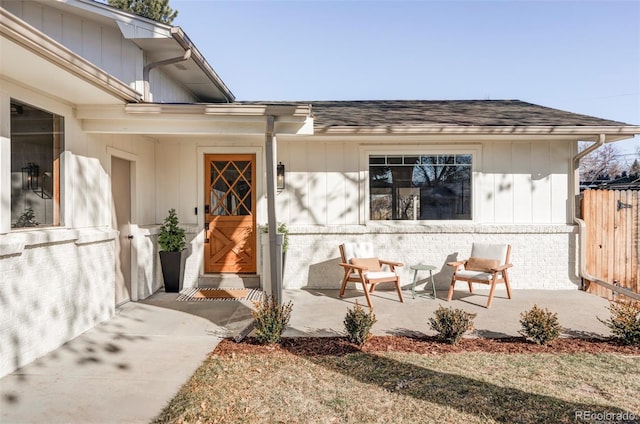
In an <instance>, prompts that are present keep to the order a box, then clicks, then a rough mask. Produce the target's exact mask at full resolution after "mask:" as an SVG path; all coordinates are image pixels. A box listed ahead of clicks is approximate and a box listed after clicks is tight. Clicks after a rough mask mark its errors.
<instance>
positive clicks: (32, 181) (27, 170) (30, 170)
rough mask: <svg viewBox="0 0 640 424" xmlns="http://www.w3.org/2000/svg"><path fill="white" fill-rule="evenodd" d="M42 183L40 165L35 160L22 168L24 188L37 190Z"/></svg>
mask: <svg viewBox="0 0 640 424" xmlns="http://www.w3.org/2000/svg"><path fill="white" fill-rule="evenodd" d="M39 185H40V167H39V166H38V165H36V164H35V163H33V162H29V163H27V166H25V167H23V168H22V189H23V190H37V189H38V187H39Z"/></svg>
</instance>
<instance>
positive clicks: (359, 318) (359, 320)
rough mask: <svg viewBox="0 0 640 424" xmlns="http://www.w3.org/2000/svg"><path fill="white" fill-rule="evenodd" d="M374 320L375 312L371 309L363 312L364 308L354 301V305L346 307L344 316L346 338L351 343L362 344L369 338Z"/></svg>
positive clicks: (375, 320)
mask: <svg viewBox="0 0 640 424" xmlns="http://www.w3.org/2000/svg"><path fill="white" fill-rule="evenodd" d="M376 322H377V319H376V314H374V313H373V311H368V312H365V310H364V308H363V307H362V306H360V305H359V304H358V302H356V306H354V307H353V309H348V310H347V315H346V316H345V318H344V327H345V329H346V330H347V339H348V340H349V341H350V342H351V343H355V344H357V345H358V346H362V345H363V344H365V343H366V342H367V340H369V339H370V338H371V327H373V324H375V323H376Z"/></svg>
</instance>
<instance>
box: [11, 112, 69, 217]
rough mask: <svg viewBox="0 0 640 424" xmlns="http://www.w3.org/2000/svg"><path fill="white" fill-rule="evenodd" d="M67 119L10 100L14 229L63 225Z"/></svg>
mask: <svg viewBox="0 0 640 424" xmlns="http://www.w3.org/2000/svg"><path fill="white" fill-rule="evenodd" d="M63 144H64V118H63V117H62V116H59V115H56V114H54V113H51V112H47V111H45V110H42V109H39V108H36V107H34V106H31V105H28V104H26V103H22V102H19V101H17V100H13V99H12V100H11V226H12V227H13V228H24V227H37V226H41V227H42V226H45V227H47V226H56V225H60V155H61V153H62V151H63V147H64V146H63Z"/></svg>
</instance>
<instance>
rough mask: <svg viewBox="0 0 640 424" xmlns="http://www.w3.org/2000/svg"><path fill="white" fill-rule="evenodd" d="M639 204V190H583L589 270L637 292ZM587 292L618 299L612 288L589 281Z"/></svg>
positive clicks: (639, 230)
mask: <svg viewBox="0 0 640 424" xmlns="http://www.w3.org/2000/svg"><path fill="white" fill-rule="evenodd" d="M638 206H639V202H638V191H634V190H586V191H584V192H583V199H582V217H583V220H584V221H585V224H586V226H587V231H586V244H587V252H586V270H587V272H588V273H589V274H590V275H593V276H594V277H597V278H600V279H601V280H603V281H606V282H608V283H610V284H614V282H617V284H619V285H620V286H621V287H625V288H627V289H629V290H632V291H634V292H635V293H640V282H639V280H640V275H639V271H640V268H639V267H638V262H639V252H638V240H639V232H640V227H639V225H638V222H639V220H640V219H639V218H640V212H639V211H640V209H639V208H638ZM587 291H588V292H590V293H594V294H596V295H598V296H602V297H605V298H607V299H610V300H612V299H614V295H613V292H612V291H611V290H609V289H607V288H605V287H602V286H599V285H597V284H588V289H587ZM619 297H620V296H618V298H619Z"/></svg>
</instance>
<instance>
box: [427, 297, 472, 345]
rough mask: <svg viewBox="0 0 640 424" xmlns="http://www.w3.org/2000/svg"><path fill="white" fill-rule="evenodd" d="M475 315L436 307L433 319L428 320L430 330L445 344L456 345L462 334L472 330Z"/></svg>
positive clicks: (460, 310)
mask: <svg viewBox="0 0 640 424" xmlns="http://www.w3.org/2000/svg"><path fill="white" fill-rule="evenodd" d="M475 317H476V314H472V313H469V312H465V311H463V310H462V309H453V308H448V309H447V308H444V307H442V306H440V307H438V309H437V310H436V311H435V318H429V323H430V324H431V329H433V330H435V331H436V332H437V333H438V337H439V338H440V339H441V340H444V341H445V342H447V343H451V344H456V343H458V341H460V339H461V338H462V336H463V335H464V333H466V332H467V331H469V330H472V329H473V320H474V318H475Z"/></svg>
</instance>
